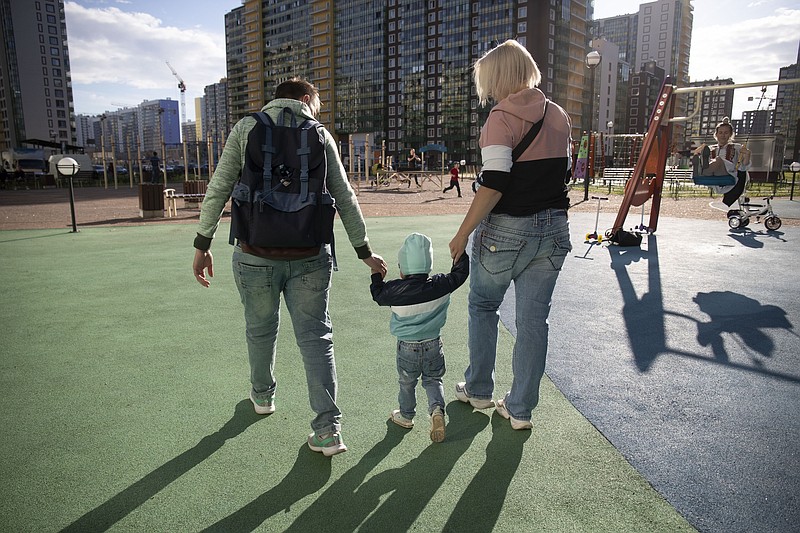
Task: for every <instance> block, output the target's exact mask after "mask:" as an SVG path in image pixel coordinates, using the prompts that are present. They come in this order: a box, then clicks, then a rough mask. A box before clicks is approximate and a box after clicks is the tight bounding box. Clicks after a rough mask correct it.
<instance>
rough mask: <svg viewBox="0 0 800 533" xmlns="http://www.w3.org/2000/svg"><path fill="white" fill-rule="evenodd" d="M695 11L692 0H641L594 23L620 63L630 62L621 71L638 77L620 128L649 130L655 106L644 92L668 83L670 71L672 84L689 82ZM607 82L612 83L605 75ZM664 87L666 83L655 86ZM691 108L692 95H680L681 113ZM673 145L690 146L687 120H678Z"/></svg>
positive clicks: (677, 103)
mask: <svg viewBox="0 0 800 533" xmlns="http://www.w3.org/2000/svg"><path fill="white" fill-rule="evenodd" d="M693 10H694V8H693V7H692V4H691V1H690V0H656V1H655V2H645V3H642V4H640V6H639V11H638V12H637V13H634V14H626V15H620V16H617V17H609V18H605V19H599V20H596V21H593V22H592V24H591V26H592V29H591V34H592V35H593V36H594V37H602V38H603V39H605V40H607V41H610V42H612V43H614V44H616V45H617V46H618V47H619V59H620V61H621V63H620V64H621V65H622V63H627V64H629V65H630V70H627V69H621V70H620V72H621V73H623V72H625V71H627V72H629V73H630V76H631V80H632V82H631V86H630V87H629V98H631V102H629V106H630V109H629V112H628V114H627V115H628V116H627V117H626V119H625V123H624V125H620V126H622V127H621V128H615V129H618V131H620V132H628V133H644V132H645V130H646V128H647V126H648V122H649V117H650V112H651V111H652V108H650V109H647V108H646V105H649V104H650V98H649V97H643V95H647V94H649V93H650V91H652V86H653V85H654V84H657V83H660V82H663V80H664V77H665V76H669V77H670V78H671V80H672V81H671V82H672V84H673V85H677V86H678V87H686V86H688V85H689V50H690V46H691V40H692V23H693ZM659 80H660V81H659ZM634 81H635V82H637V83H634ZM601 83H606V81H605V79H604V80H603V81H601ZM659 88H660V85H659V87H656V88H655V91H658V89H659ZM600 90H601V91H602V86H601V88H600ZM634 93H638V94H634ZM634 103H635V105H634ZM652 103H653V105H654V104H655V102H652ZM686 109H687V98H686V96H685V95H678V96H677V97H676V99H675V115H676V116H684V115H685V114H686ZM672 144H673V146H672V148H673V149H674V150H676V151H677V150H680V149H682V148H683V147H684V144H685V133H684V125H683V124H681V123H675V125H674V128H673V141H672Z"/></svg>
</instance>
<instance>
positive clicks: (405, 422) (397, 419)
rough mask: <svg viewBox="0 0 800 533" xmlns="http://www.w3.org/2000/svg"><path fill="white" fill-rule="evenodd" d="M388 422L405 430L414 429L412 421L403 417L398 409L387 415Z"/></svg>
mask: <svg viewBox="0 0 800 533" xmlns="http://www.w3.org/2000/svg"><path fill="white" fill-rule="evenodd" d="M389 420H391V421H392V422H394V423H395V424H397V425H398V426H400V427H404V428H406V429H411V428H413V427H414V421H413V420H409V419H408V418H406V417H404V416H403V414H402V413H401V412H400V409H395V410H394V411H392V413H391V414H390V415H389Z"/></svg>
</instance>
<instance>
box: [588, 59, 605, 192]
mask: <svg viewBox="0 0 800 533" xmlns="http://www.w3.org/2000/svg"><path fill="white" fill-rule="evenodd" d="M602 58H603V56H601V55H600V52H598V51H597V50H592V51H591V52H589V53H588V54H586V68H588V69H590V70H591V71H592V77H591V88H590V98H591V100H589V142H590V143H591V142H592V131H594V129H595V128H594V96H595V90H594V77H595V74H594V71H595V68H596V67H597V65H599V64H600V61H601V59H602ZM590 172H591V173H592V174H593V173H594V169H590V168H589V166H588V165H587V168H586V176H584V178H583V200H584V201H587V200H589V179H590V177H591V178H593V177H594V176H589V173H590Z"/></svg>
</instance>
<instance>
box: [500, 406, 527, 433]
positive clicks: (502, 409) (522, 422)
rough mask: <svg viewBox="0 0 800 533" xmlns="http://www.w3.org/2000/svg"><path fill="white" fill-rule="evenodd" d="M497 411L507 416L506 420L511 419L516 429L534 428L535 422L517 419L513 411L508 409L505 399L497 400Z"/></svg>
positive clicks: (512, 425) (504, 416)
mask: <svg viewBox="0 0 800 533" xmlns="http://www.w3.org/2000/svg"><path fill="white" fill-rule="evenodd" d="M494 410H495V412H496V413H497V414H498V415H500V416H502V417H503V418H505V419H506V420H511V427H512V428H514V429H532V428H533V424H532V423H531V421H530V420H517V419H516V418H514V417H513V416H511V413H509V412H508V409H506V404H505V402H504V401H503V400H497V403H496V404H495V406H494Z"/></svg>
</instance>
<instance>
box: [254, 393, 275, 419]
mask: <svg viewBox="0 0 800 533" xmlns="http://www.w3.org/2000/svg"><path fill="white" fill-rule="evenodd" d="M250 401H251V402H253V408H254V409H255V410H256V413H257V414H259V415H270V414H272V413H274V412H275V393H273V394H272V396H270V397H269V398H256V397H255V396H254V395H253V391H252V390H250Z"/></svg>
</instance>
